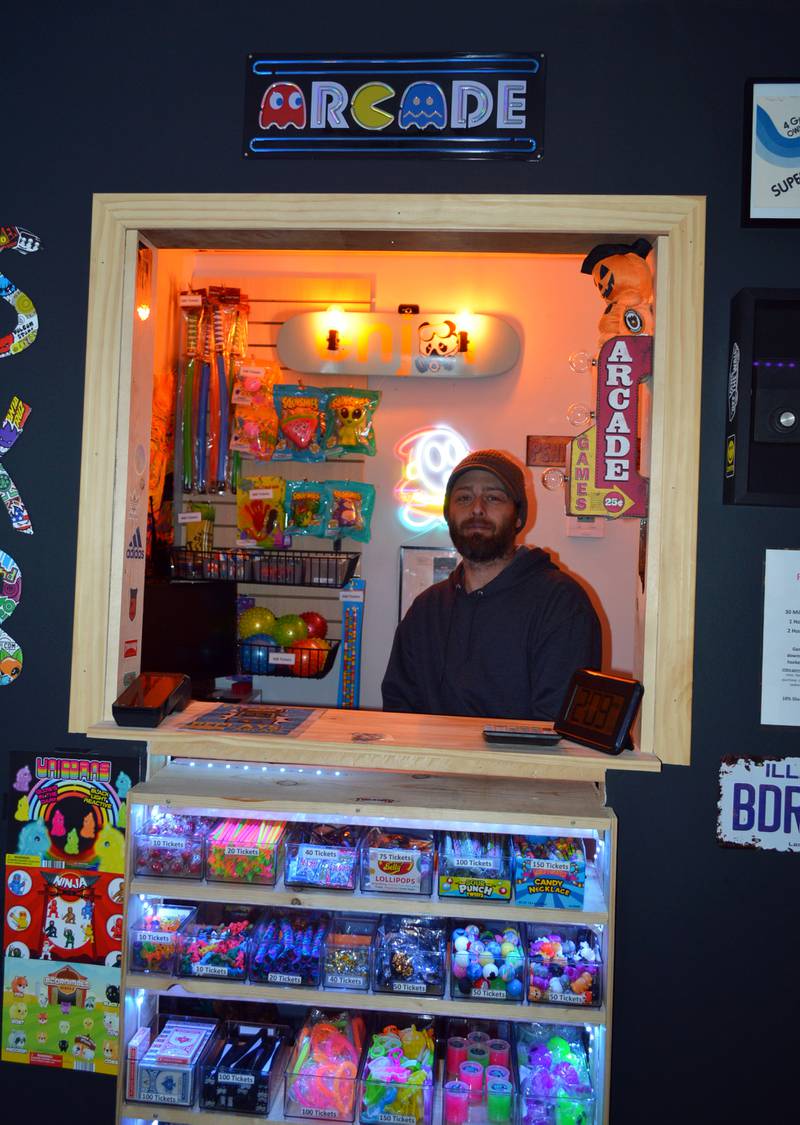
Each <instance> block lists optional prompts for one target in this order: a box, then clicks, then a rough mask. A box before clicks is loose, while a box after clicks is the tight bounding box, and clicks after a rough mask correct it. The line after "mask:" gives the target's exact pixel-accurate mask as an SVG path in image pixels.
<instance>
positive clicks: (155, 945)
mask: <svg viewBox="0 0 800 1125" xmlns="http://www.w3.org/2000/svg"><path fill="white" fill-rule="evenodd" d="M196 913H197V908H196V907H194V906H151V905H150V904H149V903H145V906H144V913H143V915H142V917H141V918H140V919H139V921H138V922H135V923H134V924H133V925H132V926H131V931H130V956H129V965H128V968H129V969H130V970H131V972H133V973H166V974H167V975H171V974H172V973H174V972H175V958H176V956H177V953H178V949H179V947H180V938H181V931H182V929H183V927H184V926H185V925H186V924H187V923H189V922H191V921H192V920H193V919H194V916H195V914H196Z"/></svg>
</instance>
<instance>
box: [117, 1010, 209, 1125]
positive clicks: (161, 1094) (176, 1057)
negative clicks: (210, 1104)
mask: <svg viewBox="0 0 800 1125" xmlns="http://www.w3.org/2000/svg"><path fill="white" fill-rule="evenodd" d="M218 1027H219V1021H218V1020H210V1019H195V1018H194V1017H188V1016H167V1015H160V1016H156V1017H155V1019H154V1020H153V1021H152V1023H151V1024H145V1025H143V1026H142V1027H140V1028H139V1029H138V1031H136V1032H134V1034H133V1036H132V1037H131V1039H130V1040H129V1042H128V1046H127V1048H126V1061H127V1066H128V1071H127V1086H126V1091H127V1097H128V1100H129V1101H134V1102H151V1103H152V1104H154V1105H184V1106H191V1105H194V1099H195V1093H196V1089H197V1076H198V1067H199V1065H200V1064H201V1060H202V1059H203V1058H204V1056H205V1053H206V1051H207V1050H208V1049H209V1045H210V1043H211V1042H212V1040H213V1037H214V1036H215V1034H216V1032H217V1029H218Z"/></svg>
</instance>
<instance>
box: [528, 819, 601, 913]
mask: <svg viewBox="0 0 800 1125" xmlns="http://www.w3.org/2000/svg"><path fill="white" fill-rule="evenodd" d="M585 889H586V852H585V850H584V844H583V840H581V839H580V838H576V837H572V836H515V837H514V897H515V899H516V901H517V902H518V903H519V904H520V905H526V906H550V907H553V906H554V907H556V908H558V909H563V908H566V909H570V910H581V909H583V899H584V892H585Z"/></svg>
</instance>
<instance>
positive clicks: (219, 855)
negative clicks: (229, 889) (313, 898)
mask: <svg viewBox="0 0 800 1125" xmlns="http://www.w3.org/2000/svg"><path fill="white" fill-rule="evenodd" d="M285 828H286V825H285V824H283V823H274V822H273V821H270V820H239V819H238V818H235V817H232V818H228V819H227V820H221V821H219V823H218V824H216V825H215V826H214V827H213V828H212V830H211V832H209V834H208V841H207V843H206V878H207V879H209V880H210V881H213V882H222V883H256V884H260V885H262V886H267V887H274V886H275V883H276V881H277V878H278V867H279V866H280V848H281V841H282V840H283V834H284V830H285Z"/></svg>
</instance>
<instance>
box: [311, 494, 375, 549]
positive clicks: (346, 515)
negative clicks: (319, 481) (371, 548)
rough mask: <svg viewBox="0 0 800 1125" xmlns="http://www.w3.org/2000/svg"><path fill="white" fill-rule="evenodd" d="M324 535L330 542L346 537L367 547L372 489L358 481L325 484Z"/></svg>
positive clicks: (373, 502) (372, 506) (372, 504)
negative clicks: (365, 544)
mask: <svg viewBox="0 0 800 1125" xmlns="http://www.w3.org/2000/svg"><path fill="white" fill-rule="evenodd" d="M324 488H325V498H326V517H325V535H326V536H328V537H329V538H330V539H339V538H340V537H342V536H347V537H348V538H349V539H359V540H361V542H362V543H368V542H369V537H370V523H371V521H372V509H373V508H374V506H375V486H374V485H372V484H364V483H363V482H362V481H351V480H328V481H325V484H324Z"/></svg>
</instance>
